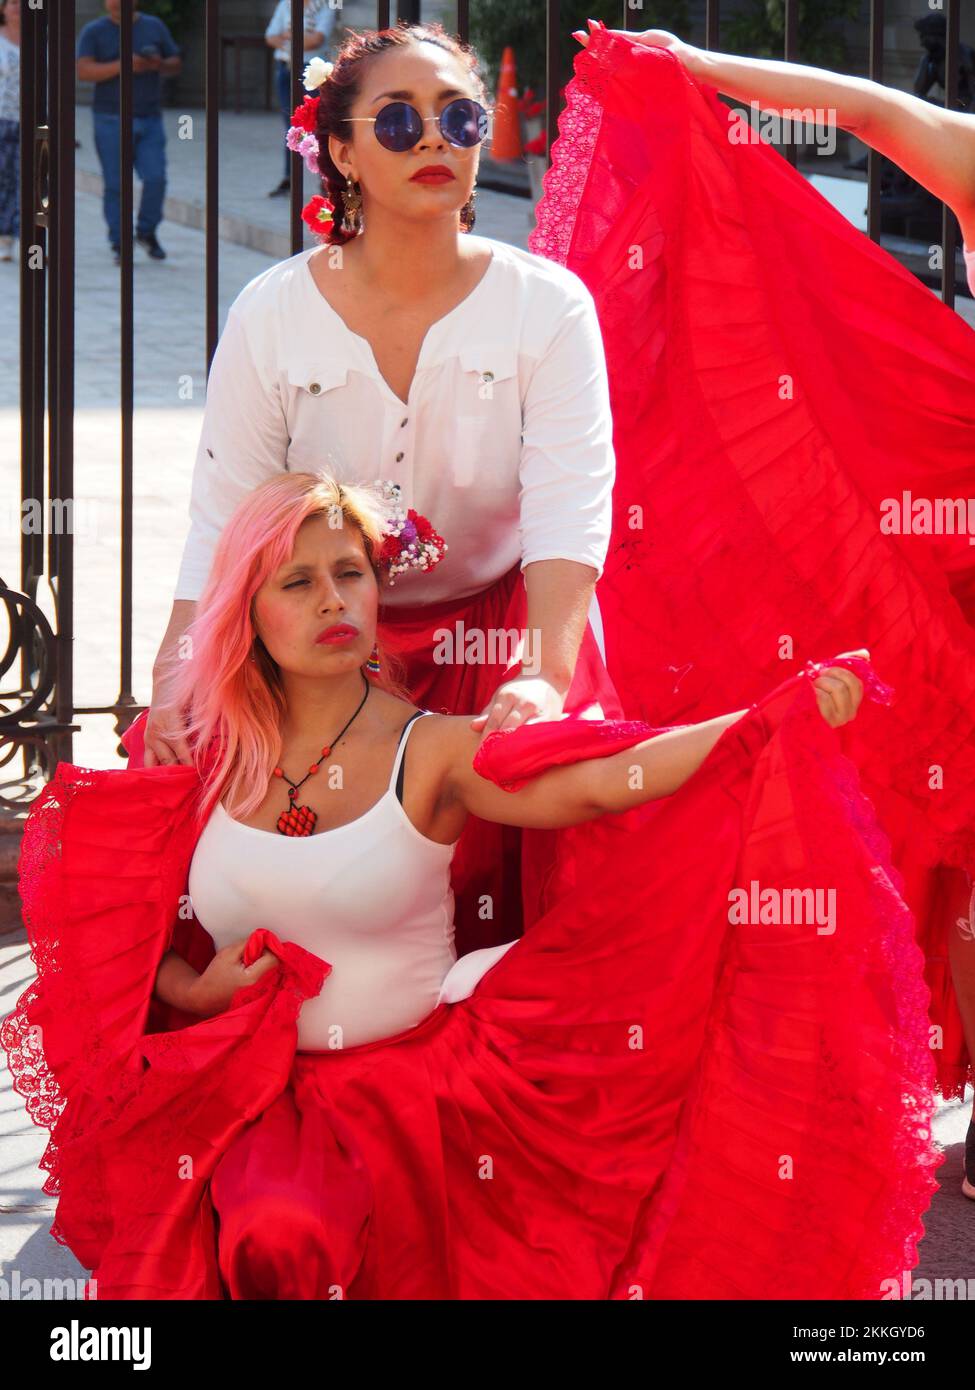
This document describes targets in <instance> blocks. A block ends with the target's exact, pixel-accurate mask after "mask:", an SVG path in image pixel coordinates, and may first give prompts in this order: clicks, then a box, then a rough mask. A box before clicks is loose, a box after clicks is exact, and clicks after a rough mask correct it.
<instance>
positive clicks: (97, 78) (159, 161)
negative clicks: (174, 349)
mask: <svg viewBox="0 0 975 1390" xmlns="http://www.w3.org/2000/svg"><path fill="white" fill-rule="evenodd" d="M123 4H128V5H131V4H132V0H105V9H106V10H107V11H108V13H107V14H105V15H103V16H102V17H101V19H93V20H92V21H91V23H90V24H86V25H85V27H84V28H83V29H82V31H81V33H80V34H79V35H78V49H77V57H78V69H77V72H78V80H79V81H80V82H94V83H95V97H94V100H93V102H92V116H93V119H94V126H95V147H96V149H97V150H98V159H99V162H100V164H101V166H102V178H103V179H104V183H105V194H104V208H105V221H106V222H107V223H108V240H109V243H110V245H111V247H112V252H113V254H114V257H115V264H116V265H120V264H121V259H122V210H121V195H122V184H121V171H120V168H119V142H120V139H121V129H122V121H121V115H120V110H119V86H120V83H119V72H120V70H121V60H120V54H121V42H120V39H121V36H120V33H119V26H120V23H121V11H122V5H123ZM182 64H183V60H182V58H181V57H180V56H179V48H178V46H177V44H176V43H175V41H174V39H173V36H172V34H171V33H170V32H169V30H168V29H167V28H166V26H165V24H164V23H163V22H162V20H161V19H158V18H157V17H156V16H155V15H148V14H140V12H139V11H138V10H135V11H134V13H133V16H132V72H133V78H132V158H133V163H134V165H135V171H136V173H137V174H138V175H139V178H140V179H141V180H142V198H141V200H140V202H139V216H138V220H137V223H136V232H135V235H136V241H138V243H139V245H140V246H143V247H145V249H146V251H147V252H148V253H149V255H150V256H151V257H152V258H153V260H156V261H162V260H165V259H166V252H165V251H164V250H163V248H162V247H161V246H160V245H159V240H158V238H157V236H156V228H157V227H158V226H159V223H160V222H161V221H162V215H163V203H164V202H165V199H166V132H165V129H164V127H163V118H162V102H161V93H162V79H163V77H170V76H174V75H175V74H176V73H178V72H179V70H180V68H181V67H182Z"/></svg>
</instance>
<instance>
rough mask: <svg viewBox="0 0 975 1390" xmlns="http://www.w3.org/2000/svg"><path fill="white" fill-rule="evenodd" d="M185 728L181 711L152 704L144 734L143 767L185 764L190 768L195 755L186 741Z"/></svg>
mask: <svg viewBox="0 0 975 1390" xmlns="http://www.w3.org/2000/svg"><path fill="white" fill-rule="evenodd" d="M185 727H186V726H185V721H184V719H183V716H182V713H181V711H179V710H176V709H173V708H172V707H170V706H166V705H157V704H155V703H154V702H153V703H151V704H150V706H149V714H148V717H147V719H146V727H145V730H144V732H143V741H144V743H145V754H144V757H143V766H144V767H165V766H175V765H176V764H178V763H183V764H185V765H186V766H187V767H188V766H189V765H190V764H191V763H192V761H193V754H192V753H191V752H190V746H189V744H188V743H187V741H186V734H185Z"/></svg>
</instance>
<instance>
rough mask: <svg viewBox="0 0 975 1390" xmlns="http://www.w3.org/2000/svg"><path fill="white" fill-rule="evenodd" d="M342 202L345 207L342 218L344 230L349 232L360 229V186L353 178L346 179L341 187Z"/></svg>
mask: <svg viewBox="0 0 975 1390" xmlns="http://www.w3.org/2000/svg"><path fill="white" fill-rule="evenodd" d="M342 203H343V205H344V207H345V217H344V219H343V221H344V226H345V230H346V231H349V232H359V231H361V230H362V188H361V185H360V184H359V183H358V182H357V181H356V180H355V179H353V180H352V181H351V182H349V180H348V179H346V186H345V188H343V189H342Z"/></svg>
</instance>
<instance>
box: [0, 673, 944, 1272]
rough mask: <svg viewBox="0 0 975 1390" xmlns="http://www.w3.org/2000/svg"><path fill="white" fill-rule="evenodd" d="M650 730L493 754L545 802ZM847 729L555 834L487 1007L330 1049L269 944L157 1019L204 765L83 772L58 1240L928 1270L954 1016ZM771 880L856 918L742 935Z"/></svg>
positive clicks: (797, 713)
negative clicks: (249, 974) (554, 774)
mask: <svg viewBox="0 0 975 1390" xmlns="http://www.w3.org/2000/svg"><path fill="white" fill-rule="evenodd" d="M877 693H880V694H882V693H883V692H882V691H879V692H877ZM887 713H888V712H887V710H886V709H883V708H880V707H879V706H875V705H873V704H871V703H869V702H867V701H865V702H864V705H863V707H862V708H861V711H860V714H859V715H858V719H860V718H862V719H865V720H868V721H870V720H882V719H884V718H886V717H887ZM653 733H654V730H652V729H651V728H650V727H649V726H647V725H645V724H640V723H635V722H627V721H600V720H595V721H592V720H587V719H577V718H573V719H569V720H565V721H561V722H556V723H549V724H537V725H527V726H524V727H522V728H520V729H515V730H508V731H504V732H499V733H495V734H492V735H490V736H489V737H488V739H486V740H485V741H484V744H483V745H482V747H481V749H480V750H479V752H478V755H477V759H476V762H475V766H476V767H477V768H478V770H479V771H480V772H481V773H482V774H483V775H485V776H488V777H490V778H492V780H494V781H496V782H498V783H499V784H500V785H502V786H506V787H508V788H510V789H517V787H518V786H519V785H522V784H523V783H524V781H525V780H526V779H528V778H530V777H532V776H535V775H537V774H538V773H540V772H541V771H544V770H545V769H546V768H549V767H554V766H557V765H560V764H563V763H566V762H569V761H573V760H575V759H578V758H580V757H598V756H606V755H608V754H610V753H613V752H616V751H618V750H623V749H625V748H627V747H631V746H632V745H633V744H634V743H635V742H638V741H640V740H641V739H643V738H646V737H651V736H653ZM841 742H842V735H841V734H837V732H835V731H833V730H830V729H829V728H828V727H827V726H826V724H825V722H824V721H823V719H822V717H821V716H820V714H819V712H818V709H817V707H816V702H815V698H814V694H813V691H812V686H811V683H810V681H809V680H808V679H807V676H806V675H805V674H799V675H797V676H795V677H792V678H791V679H790V680H789V681H787V682H785V683H784V684H782V685H781V686H779V687H778V688H777V689H776V690H775V691H773V692H772V694H771V695H769V696H767V697H766V698H765V699H764V700H762V701H761V702H759V703H758V704H757V705H756V706H754V707H753V708H752V709H751V711H750V712H749V713H748V714H747V715H746V716H745V717H744V718H743V719H742V720H741V721H739V722H738V723H736V724H735V725H734V726H733V727H731V728H730V729H728V730H727V731H726V732H725V734H724V735H723V736H722V738H721V739H720V740H719V742H718V743H717V745H716V746H715V748H714V749H713V750H712V752H711V753H710V755H709V756H708V758H707V759H706V761H705V762H704V764H703V765H702V767H701V768H700V769H699V770H698V772H697V773H696V774H695V775H694V776H693V777H692V778H691V779H690V780H689V781H688V782H687V783H686V784H685V785H684V786H683V787H682V788H680V790H679V791H678V792H676V793H675V794H674V795H672V796H670V797H668V798H665V799H663V800H660V801H657V802H650V803H647V804H645V805H643V806H640V807H638V808H635V809H634V810H632V811H630V812H627V813H625V814H623V815H610V816H604V817H601V818H599V819H598V820H596V821H592V822H587V823H586V824H584V825H580V826H577V827H571V828H568V829H565V830H561V831H559V832H558V834H557V838H556V845H557V853H556V855H555V856H554V858H553V862H552V866H551V872H550V874H549V876H548V879H547V882H546V885H545V894H544V903H543V906H542V911H541V915H540V916H539V917H538V918H537V920H536V921H535V922H534V923H533V924H532V925H531V927H530V928H529V929H528V931H527V932H526V933H525V935H524V936H523V937H522V938H521V939H520V940H518V941H517V942H516V944H515V945H514V946H512V947H511V949H510V950H509V951H508V952H507V953H506V954H505V955H504V956H503V957H502V958H501V960H500V961H499V962H498V963H497V964H496V965H495V966H494V967H493V968H492V969H491V970H490V971H489V972H488V974H487V975H485V976H484V977H483V978H482V979H481V981H480V982H479V983H478V985H477V987H476V988H475V990H474V992H473V994H472V995H471V996H470V997H469V998H467V999H465V1000H462V1001H459V1002H457V1003H453V1004H446V1003H445V1004H442V1005H441V1006H439V1007H438V1008H437V1009H436V1010H435V1011H434V1012H433V1013H432V1014H431V1015H429V1016H428V1017H427V1019H426V1020H424V1021H423V1022H422V1023H421V1024H420V1025H419V1026H418V1027H417V1028H415V1029H413V1030H411V1031H409V1032H408V1033H404V1034H401V1035H398V1036H396V1037H394V1038H389V1039H384V1040H382V1041H381V1042H378V1043H370V1044H366V1045H364V1046H360V1047H352V1048H346V1049H344V1050H341V1051H336V1052H331V1053H321V1054H319V1053H314V1054H313V1053H296V1052H295V1044H296V1037H297V1029H296V1018H297V1012H298V1009H299V1008H300V1005H301V1003H302V1001H303V1000H304V999H306V998H308V997H310V996H311V995H313V994H314V993H316V992H317V991H318V990H319V989H320V987H321V985H322V982H323V981H324V979H325V977H326V975H327V973H328V971H329V969H330V966H329V964H328V962H327V961H324V960H321V959H319V958H318V957H316V956H314V955H311V954H310V953H309V952H307V951H305V950H303V949H302V948H300V947H297V946H295V945H292V944H288V943H282V942H281V941H279V940H278V939H277V938H275V937H274V936H272V935H271V934H270V933H268V932H266V931H263V930H262V931H256V932H254V933H252V935H251V937H250V938H249V940H248V957H247V958H248V959H254V958H256V956H257V955H258V954H259V953H260V951H261V950H262V949H263V947H264V946H269V947H270V948H271V949H272V950H274V951H275V953H276V954H278V955H279V956H280V958H281V961H282V968H281V970H279V971H272V972H270V973H269V974H267V975H265V976H264V977H263V979H262V980H261V981H259V982H258V983H257V984H256V985H254V986H252V987H250V988H249V989H246V990H241V991H238V993H237V995H235V997H234V1000H233V1002H232V1005H231V1007H230V1008H229V1009H228V1010H227V1011H225V1012H224V1013H223V1014H221V1015H219V1016H217V1017H215V1018H212V1019H206V1020H195V1021H193V1020H188V1021H186V1022H185V1023H184V1026H182V1027H174V1028H169V1029H166V1030H165V1031H152V1030H151V1028H149V1029H147V1019H148V1015H149V1011H150V994H151V989H152V981H153V980H154V978H155V972H156V969H157V968H158V962H159V960H160V959H161V956H162V954H163V952H164V951H165V950H166V949H167V947H168V945H169V944H170V943H171V942H172V941H173V940H174V936H175V933H174V922H176V921H177V919H178V917H179V916H180V913H181V908H182V904H183V901H184V899H183V895H184V894H185V889H186V881H187V875H188V867H189V862H190V859H191V857H192V850H193V846H194V844H195V840H196V837H197V835H198V833H199V829H200V827H199V825H198V823H197V820H196V818H195V816H194V815H193V808H194V806H195V804H196V798H197V797H198V793H199V779H198V777H197V775H196V773H195V771H194V769H192V768H186V767H168V768H156V769H142V770H135V771H125V772H115V771H92V770H88V769H80V768H75V767H72V766H71V765H70V764H61V765H60V767H59V768H58V771H57V774H56V776H55V778H54V779H52V782H51V783H50V784H49V785H48V786H47V787H46V788H45V790H44V791H43V792H42V793H41V796H40V797H39V798H38V801H37V802H36V803H35V806H34V807H33V808H32V810H31V814H30V817H29V820H28V824H27V829H26V832H25V837H24V848H23V851H22V861H21V893H22V895H23V899H24V905H25V920H26V921H27V923H28V927H29V930H30V934H31V942H32V948H33V952H34V958H35V961H36V962H37V964H38V979H37V981H36V982H35V984H34V985H32V986H31V987H30V988H29V989H28V990H27V991H26V992H25V994H24V996H23V997H22V999H21V1000H20V1001H19V1003H18V1007H17V1009H16V1010H15V1012H14V1014H13V1015H12V1016H11V1018H10V1019H8V1020H7V1022H6V1023H5V1024H4V1026H3V1029H2V1030H0V1042H2V1044H3V1046H4V1047H5V1048H6V1049H7V1051H8V1052H9V1054H10V1064H11V1068H12V1070H13V1073H14V1077H15V1081H16V1085H17V1089H18V1090H19V1091H20V1092H21V1093H22V1094H23V1095H25V1096H26V1097H27V1100H28V1107H29V1109H30V1112H31V1114H32V1116H33V1118H34V1119H35V1120H36V1121H37V1122H38V1123H42V1124H47V1125H49V1126H50V1127H51V1129H52V1136H51V1142H50V1144H49V1146H48V1151H47V1153H46V1154H45V1157H44V1160H43V1166H44V1167H46V1168H48V1169H49V1171H50V1178H49V1180H48V1183H47V1184H46V1186H45V1190H47V1191H51V1192H56V1193H58V1195H59V1198H60V1200H59V1204H58V1209H57V1220H56V1222H55V1226H54V1228H53V1229H54V1233H55V1235H56V1236H57V1237H58V1238H59V1239H60V1240H62V1241H63V1242H65V1243H66V1244H68V1245H69V1246H70V1247H71V1249H72V1250H73V1251H74V1252H75V1254H76V1255H77V1256H78V1258H79V1260H80V1261H81V1262H82V1263H83V1264H84V1265H85V1266H86V1267H87V1268H89V1269H92V1270H93V1272H94V1278H95V1281H96V1290H97V1295H98V1296H99V1297H101V1298H112V1297H115V1298H139V1297H146V1298H163V1299H177V1298H182V1299H186V1298H214V1299H218V1298H225V1297H228V1296H229V1297H233V1298H247V1297H252V1298H365V1299H374V1298H391V1299H401V1298H431V1299H455V1298H476V1299H482V1298H500V1299H522V1298H524V1299H532V1298H539V1297H554V1298H563V1299H579V1298H597V1299H604V1298H625V1299H630V1298H668V1297H681V1298H739V1297H741V1298H747V1297H754V1298H777V1297H805V1296H809V1297H820V1298H840V1297H854V1298H874V1297H879V1296H881V1295H882V1294H883V1293H884V1292H885V1291H886V1289H887V1287H888V1286H887V1285H886V1284H885V1283H884V1281H888V1280H889V1281H891V1284H890V1286H889V1287H891V1288H894V1287H896V1288H900V1286H901V1281H902V1276H903V1271H904V1270H909V1269H911V1268H912V1267H913V1266H914V1264H915V1263H916V1260H917V1241H918V1239H919V1238H920V1236H921V1234H922V1227H921V1217H922V1215H923V1212H924V1210H925V1209H926V1207H927V1204H928V1202H929V1200H930V1195H931V1192H932V1190H933V1189H934V1188H935V1187H936V1183H935V1181H934V1178H933V1172H934V1169H935V1166H936V1164H937V1163H938V1162H939V1156H938V1153H937V1151H936V1149H935V1147H934V1145H933V1143H932V1140H931V1135H930V1126H929V1122H930V1117H931V1113H932V1109H933V1083H934V1066H933V1061H932V1056H931V1052H930V1050H929V1048H928V1045H927V1043H928V1025H927V1013H926V1007H927V1003H928V996H927V990H926V988H925V985H924V982H923V976H922V962H921V959H920V954H919V952H918V949H917V946H916V944H915V941H914V930H913V922H912V919H911V916H910V913H909V911H908V909H907V908H906V906H905V904H904V902H903V899H902V897H901V895H900V893H899V891H898V875H897V872H896V870H895V869H894V867H893V865H892V863H891V861H890V856H889V845H888V844H887V843H886V841H885V838H884V836H883V833H882V831H881V830H880V828H879V826H878V824H877V822H876V818H875V816H874V814H873V809H872V807H871V805H870V802H869V801H868V800H867V799H866V798H865V797H864V796H863V794H862V792H861V790H860V788H859V786H858V781H857V777H856V773H855V769H854V768H853V765H852V764H851V763H850V762H849V761H848V760H847V759H846V758H845V757H844V756H843V754H842V752H841ZM753 885H760V887H761V889H762V890H763V891H766V892H767V891H768V890H771V894H772V898H773V899H776V900H779V899H781V900H782V901H784V900H785V890H787V889H790V888H794V889H800V890H804V892H805V893H807V894H809V893H812V894H813V895H815V894H816V893H817V892H818V893H819V894H827V895H828V894H829V893H830V892H832V893H833V894H835V904H836V906H835V916H834V918H833V924H832V926H830V925H829V914H826V915H818V916H817V915H816V914H813V913H812V912H807V913H799V914H788V913H783V912H773V913H772V915H771V916H769V914H768V912H767V911H765V910H763V911H759V912H755V911H752V910H749V911H747V912H745V913H744V914H742V915H743V918H744V920H741V921H739V920H737V916H736V915H735V914H733V913H732V911H731V910H730V906H729V904H730V902H731V897H730V895H731V894H732V893H733V890H735V889H736V888H741V889H743V890H744V891H745V893H746V895H748V894H750V893H753V892H754V888H753ZM766 901H767V899H766ZM791 915H796V916H798V917H803V918H804V920H797V921H792V920H782V919H783V918H791ZM716 1202H720V1211H721V1219H720V1221H718V1222H716V1221H715V1219H714V1212H715V1203H716Z"/></svg>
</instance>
